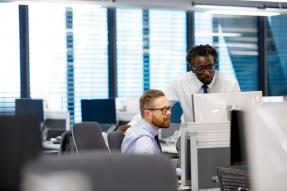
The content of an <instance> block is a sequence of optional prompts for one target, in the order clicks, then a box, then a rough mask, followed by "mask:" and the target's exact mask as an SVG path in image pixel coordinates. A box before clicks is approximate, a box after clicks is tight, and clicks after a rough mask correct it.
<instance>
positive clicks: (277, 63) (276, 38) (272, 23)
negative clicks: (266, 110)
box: [267, 16, 287, 96]
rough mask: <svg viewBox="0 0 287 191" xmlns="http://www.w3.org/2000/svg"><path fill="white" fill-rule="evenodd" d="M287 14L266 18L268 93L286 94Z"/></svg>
mask: <svg viewBox="0 0 287 191" xmlns="http://www.w3.org/2000/svg"><path fill="white" fill-rule="evenodd" d="M286 25H287V16H274V17H269V18H268V25H267V26H268V28H267V30H268V33H267V34H268V35H267V63H268V70H267V71H268V75H267V76H268V78H267V79H268V95H270V96H281V95H287V43H286V42H287V41H286V40H287V36H286V33H287V28H286V27H285V26H286Z"/></svg>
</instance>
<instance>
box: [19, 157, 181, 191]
mask: <svg viewBox="0 0 287 191" xmlns="http://www.w3.org/2000/svg"><path fill="white" fill-rule="evenodd" d="M65 172H66V174H65ZM23 174H24V184H23V185H24V187H25V185H26V186H27V187H26V188H24V189H23V191H28V190H29V191H36V190H37V191H38V190H42V189H41V187H42V186H43V185H47V186H53V185H57V186H58V187H60V188H63V187H65V188H66V187H67V186H69V185H70V184H74V185H76V186H77V184H79V179H78V178H75V177H78V176H77V175H81V177H82V178H81V180H82V181H81V184H82V183H83V182H84V183H86V184H85V188H89V189H83V188H79V186H77V189H76V188H75V187H74V189H73V191H76V190H79V191H83V190H89V191H134V190H137V191H147V190H148V191H176V187H177V183H176V178H175V170H174V168H173V167H172V165H171V162H170V160H169V159H168V158H166V157H165V156H163V155H123V154H120V153H105V152H104V153H103V152H84V153H82V154H81V155H65V156H61V157H55V156H44V157H42V158H41V159H39V160H37V161H35V162H34V163H32V164H30V165H29V166H26V168H25V170H24V172H23ZM59 175H64V176H66V178H64V179H65V180H66V181H65V182H64V181H63V182H61V181H60V182H59V181H58V179H57V178H53V177H59ZM73 175H75V176H73ZM29 177H34V179H31V178H29ZM61 179H63V178H61ZM67 179H68V180H69V179H70V182H69V181H67ZM75 179H76V180H75ZM45 180H46V181H49V184H45ZM51 180H53V181H51ZM37 181H38V182H37ZM40 181H41V183H42V184H39V182H40ZM57 181H58V182H57ZM87 183H88V185H87ZM31 185H34V186H35V187H34V188H31ZM29 186H30V187H29ZM46 190H49V189H46ZM62 190H67V189H62Z"/></svg>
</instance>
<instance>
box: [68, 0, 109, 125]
mask: <svg viewBox="0 0 287 191" xmlns="http://www.w3.org/2000/svg"><path fill="white" fill-rule="evenodd" d="M73 32H74V81H75V121H76V122H78V121H81V99H92V98H93V99H95V98H107V97H108V88H109V86H108V31H107V9H105V8H97V7H95V6H93V5H89V6H79V7H76V6H75V7H74V8H73Z"/></svg>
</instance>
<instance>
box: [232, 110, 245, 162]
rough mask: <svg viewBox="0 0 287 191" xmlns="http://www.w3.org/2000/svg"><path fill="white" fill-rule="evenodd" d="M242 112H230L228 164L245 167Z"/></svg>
mask: <svg viewBox="0 0 287 191" xmlns="http://www.w3.org/2000/svg"><path fill="white" fill-rule="evenodd" d="M243 120H244V112H243V111H242V110H233V111H231V121H230V122H231V129H230V164H231V165H246V164H247V162H246V147H245V137H244V121H243Z"/></svg>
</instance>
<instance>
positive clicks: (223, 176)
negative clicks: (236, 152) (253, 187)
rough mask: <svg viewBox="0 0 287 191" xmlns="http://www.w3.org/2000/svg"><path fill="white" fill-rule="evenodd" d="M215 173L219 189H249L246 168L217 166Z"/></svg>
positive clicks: (244, 190)
mask: <svg viewBox="0 0 287 191" xmlns="http://www.w3.org/2000/svg"><path fill="white" fill-rule="evenodd" d="M217 175H218V180H219V185H220V188H221V190H224V191H247V190H249V178H248V172H247V170H246V169H245V170H243V169H238V168H226V167H218V168H217Z"/></svg>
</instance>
